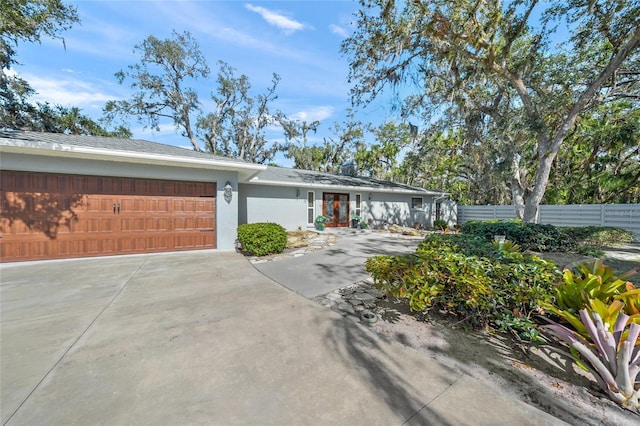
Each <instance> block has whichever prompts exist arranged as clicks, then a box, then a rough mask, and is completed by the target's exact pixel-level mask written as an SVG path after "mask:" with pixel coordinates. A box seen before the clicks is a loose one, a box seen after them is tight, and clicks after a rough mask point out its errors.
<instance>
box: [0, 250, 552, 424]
mask: <svg viewBox="0 0 640 426" xmlns="http://www.w3.org/2000/svg"><path fill="white" fill-rule="evenodd" d="M0 274H1V286H0V298H1V306H0V308H1V318H0V331H1V336H0V337H1V342H2V348H1V370H0V373H1V392H0V397H1V401H2V402H1V404H2V405H1V407H0V409H1V420H2V424H3V425H42V424H47V425H71V424H78V425H92V424H110V425H112V424H113V425H121V424H136V425H142V424H154V425H155V424H172V425H175V424H214V425H269V424H272V425H301V424H305V425H314V424H321V425H328V424H335V425H402V424H407V425H426V424H429V425H436V424H438V425H448V424H450V425H461V424H474V425H481V424H486V425H489V424H491V425H495V424H518V425H525V424H556V423H559V422H558V421H557V420H556V419H554V418H552V417H550V416H548V415H546V414H545V413H542V412H540V411H539V410H537V409H535V408H532V407H530V406H527V405H524V404H522V403H519V402H515V401H512V400H510V399H508V397H504V396H502V395H498V394H497V393H496V392H493V391H492V390H491V389H488V388H485V387H483V386H482V385H481V384H479V382H477V381H475V380H474V379H472V378H470V377H468V376H465V375H463V374H461V373H459V372H457V371H452V370H450V369H447V368H445V367H443V366H441V365H440V364H438V363H437V362H435V361H434V360H432V359H430V358H427V357H425V356H423V355H422V354H420V353H418V352H416V351H413V350H411V349H408V348H405V347H403V346H400V345H398V344H394V343H390V342H386V341H383V340H381V339H380V338H379V337H378V336H376V335H374V334H373V333H371V332H370V331H369V330H367V329H365V328H363V327H362V326H360V325H358V324H355V323H354V322H353V321H352V320H349V319H345V318H343V317H341V316H340V315H338V314H335V313H333V312H331V311H329V310H325V309H323V308H322V307H320V306H319V305H316V304H314V303H313V302H311V301H309V300H307V299H305V298H304V297H301V296H299V295H298V294H296V293H294V292H291V291H289V290H287V289H286V288H284V287H282V286H280V285H278V284H277V283H275V282H273V281H271V280H270V279H268V278H266V277H265V276H263V275H262V274H260V273H258V272H257V271H256V270H255V269H254V268H253V267H252V266H251V265H250V264H249V262H248V261H247V260H246V259H245V258H244V257H242V256H241V255H238V254H235V253H218V252H211V251H206V252H195V253H180V254H163V255H149V256H128V257H109V258H96V259H82V260H68V261H47V262H34V263H22V264H8V265H3V266H1V267H0Z"/></svg>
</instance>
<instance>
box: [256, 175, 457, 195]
mask: <svg viewBox="0 0 640 426" xmlns="http://www.w3.org/2000/svg"><path fill="white" fill-rule="evenodd" d="M244 183H247V184H252V185H272V186H286V187H299V188H300V187H302V188H315V189H322V188H331V189H339V190H345V191H366V192H383V193H395V194H412V195H440V196H442V195H443V194H446V193H443V192H435V191H429V190H428V189H422V190H416V191H412V190H409V189H400V188H377V187H371V186H347V185H331V184H321V183H307V182H304V183H300V182H287V181H275V180H271V181H264V180H263V181H261V180H258V179H257V178H253V179H251V180H249V181H248V182H244ZM447 196H448V194H447Z"/></svg>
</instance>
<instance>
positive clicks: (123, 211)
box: [0, 171, 216, 261]
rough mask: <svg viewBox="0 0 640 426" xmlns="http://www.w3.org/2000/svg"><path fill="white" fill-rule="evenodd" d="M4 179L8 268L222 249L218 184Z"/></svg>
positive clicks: (7, 175) (39, 176) (19, 175)
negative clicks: (217, 231)
mask: <svg viewBox="0 0 640 426" xmlns="http://www.w3.org/2000/svg"><path fill="white" fill-rule="evenodd" d="M1 173H2V176H1V177H2V179H1V182H2V197H1V198H2V214H1V215H0V232H1V233H2V238H1V239H0V256H1V257H2V259H0V260H1V261H16V260H31V259H46V258H60V257H82V256H95V255H109V254H126V253H145V252H154V251H171V250H186V249H198V248H215V198H214V196H215V193H216V185H215V184H214V183H203V182H172V181H166V180H150V179H130V178H117V177H101V176H73V175H55V174H43V173H25V172H12V171H2V172H1ZM118 206H119V209H118ZM114 207H115V209H114Z"/></svg>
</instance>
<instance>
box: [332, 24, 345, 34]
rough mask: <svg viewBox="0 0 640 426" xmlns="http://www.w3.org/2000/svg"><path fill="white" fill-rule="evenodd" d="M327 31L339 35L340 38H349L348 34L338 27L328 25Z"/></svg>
mask: <svg viewBox="0 0 640 426" xmlns="http://www.w3.org/2000/svg"><path fill="white" fill-rule="evenodd" d="M329 29H330V30H331V32H332V33H334V34H337V35H339V36H340V37H349V32H348V31H347V30H346V29H344V28H342V27H341V26H340V25H336V24H331V25H329Z"/></svg>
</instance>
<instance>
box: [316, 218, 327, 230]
mask: <svg viewBox="0 0 640 426" xmlns="http://www.w3.org/2000/svg"><path fill="white" fill-rule="evenodd" d="M326 221H327V218H326V217H324V216H318V217H316V221H315V225H316V229H317V230H318V231H324V224H325V222H326Z"/></svg>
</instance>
